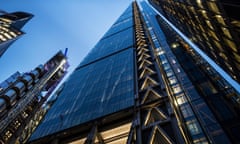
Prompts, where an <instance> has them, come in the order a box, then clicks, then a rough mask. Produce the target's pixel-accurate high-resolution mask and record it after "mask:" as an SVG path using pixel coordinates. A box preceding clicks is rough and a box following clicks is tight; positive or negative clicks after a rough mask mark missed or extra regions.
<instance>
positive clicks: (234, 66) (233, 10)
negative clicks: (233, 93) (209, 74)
mask: <svg viewBox="0 0 240 144" xmlns="http://www.w3.org/2000/svg"><path fill="white" fill-rule="evenodd" d="M149 2H150V3H151V4H152V5H153V6H154V7H155V8H156V9H157V10H159V12H160V13H161V14H162V15H164V16H165V17H166V18H167V19H168V20H169V21H171V23H173V24H174V25H175V26H176V27H177V28H178V29H179V30H180V31H182V32H183V33H184V34H185V35H186V36H187V37H189V38H190V39H191V40H192V41H193V42H194V43H195V44H197V45H198V46H199V48H200V49H202V50H203V51H204V52H205V53H206V54H207V55H208V56H209V57H211V58H212V59H213V60H214V61H215V62H216V63H217V64H218V65H220V67H222V68H223V69H224V70H225V71H226V72H227V73H228V74H229V75H231V77H232V78H233V79H235V80H236V81H238V83H240V73H239V71H240V44H239V41H240V16H239V13H240V8H239V7H240V3H239V1H238V0H208V1H206V0H187V1H182V0H149Z"/></svg>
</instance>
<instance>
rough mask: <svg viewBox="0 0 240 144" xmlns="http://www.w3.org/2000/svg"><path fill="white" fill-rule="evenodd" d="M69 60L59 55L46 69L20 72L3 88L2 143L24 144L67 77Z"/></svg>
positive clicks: (0, 100) (0, 98) (0, 93)
mask: <svg viewBox="0 0 240 144" xmlns="http://www.w3.org/2000/svg"><path fill="white" fill-rule="evenodd" d="M67 68H68V63H67V59H66V56H65V55H64V54H63V53H62V52H61V51H59V52H58V53H57V54H56V55H54V56H53V57H52V58H51V59H50V60H49V61H47V62H46V63H45V64H44V65H39V66H38V67H36V68H35V69H34V70H32V71H30V72H26V73H23V74H20V73H19V72H16V73H15V74H13V75H12V76H11V77H10V78H8V79H7V80H6V81H4V82H3V83H1V85H0V86H1V87H0V143H1V144H2V143H16V142H19V143H23V142H24V140H25V139H26V138H28V137H29V136H30V135H31V132H32V131H31V130H32V129H34V126H35V125H36V123H37V122H38V121H35V120H36V119H35V118H36V117H37V116H38V114H39V112H38V111H39V109H40V108H41V106H42V105H43V104H44V102H45V101H46V99H47V98H48V97H49V96H50V94H51V93H52V92H53V90H54V89H55V88H56V86H57V85H58V84H59V82H60V81H61V80H62V78H63V77H64V75H65V74H66V72H67V71H66V70H67Z"/></svg>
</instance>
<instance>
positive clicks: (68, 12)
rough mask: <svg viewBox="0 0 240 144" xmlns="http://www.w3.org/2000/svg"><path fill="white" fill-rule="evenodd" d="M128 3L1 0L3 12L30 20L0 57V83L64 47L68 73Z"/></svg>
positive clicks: (80, 0) (122, 1) (66, 0)
mask: <svg viewBox="0 0 240 144" xmlns="http://www.w3.org/2000/svg"><path fill="white" fill-rule="evenodd" d="M131 1H132V0H118V1H115V0H101V1H100V0H51V1H49V0H41V1H29V0H21V2H20V1H15V0H1V1H0V9H1V10H4V11H6V12H9V13H10V12H15V11H23V12H28V13H31V14H33V15H34V17H33V18H32V19H31V20H30V21H29V22H28V23H27V24H26V25H25V26H24V27H23V29H22V30H23V31H24V32H25V33H26V34H25V35H23V36H22V37H21V38H19V39H18V40H17V41H16V42H15V43H14V44H13V45H11V46H10V48H9V49H8V50H7V51H6V52H5V53H4V54H3V56H2V57H1V58H0V67H1V74H0V83H1V82H2V81H4V80H5V79H6V78H8V77H9V76H10V75H11V74H13V73H14V72H16V71H19V72H27V71H30V70H32V69H34V68H35V67H36V66H38V65H39V64H43V63H45V62H46V61H47V60H48V59H49V58H51V57H52V56H53V55H54V54H55V53H57V52H58V51H59V50H63V51H64V49H65V48H68V58H69V63H70V68H69V73H70V72H71V71H72V70H73V69H74V68H75V67H76V66H77V65H78V64H79V63H80V61H81V60H82V59H83V58H84V56H86V54H87V53H88V52H89V51H90V49H91V48H93V47H94V45H95V44H96V43H97V42H98V40H100V38H101V37H102V36H103V35H104V33H105V32H106V31H107V30H108V29H109V28H110V26H111V25H112V24H113V23H114V21H115V20H116V19H117V18H118V17H119V16H120V15H121V13H122V12H123V11H124V10H125V9H126V8H127V6H128V5H129V4H130V3H131Z"/></svg>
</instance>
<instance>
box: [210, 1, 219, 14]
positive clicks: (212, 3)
mask: <svg viewBox="0 0 240 144" xmlns="http://www.w3.org/2000/svg"><path fill="white" fill-rule="evenodd" d="M207 5H208V7H209V9H211V10H212V11H213V12H215V13H220V12H219V9H218V7H217V5H216V3H215V2H207Z"/></svg>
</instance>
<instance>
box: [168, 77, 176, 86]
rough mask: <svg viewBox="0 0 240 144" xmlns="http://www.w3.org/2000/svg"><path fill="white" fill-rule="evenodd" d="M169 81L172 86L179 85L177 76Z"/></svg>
mask: <svg viewBox="0 0 240 144" xmlns="http://www.w3.org/2000/svg"><path fill="white" fill-rule="evenodd" d="M168 80H169V83H170V84H171V85H172V84H176V83H177V79H176V77H175V76H173V77H170V78H168Z"/></svg>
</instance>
